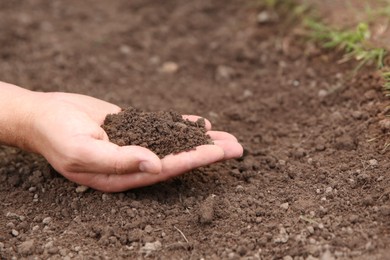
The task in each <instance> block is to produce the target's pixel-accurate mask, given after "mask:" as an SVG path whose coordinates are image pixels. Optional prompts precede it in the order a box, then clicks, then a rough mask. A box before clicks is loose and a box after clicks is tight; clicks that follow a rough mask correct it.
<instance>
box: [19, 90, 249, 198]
mask: <svg viewBox="0 0 390 260" xmlns="http://www.w3.org/2000/svg"><path fill="white" fill-rule="evenodd" d="M37 96H38V95H37ZM38 100H39V101H38V103H39V104H38V105H37V104H35V105H36V106H35V107H34V112H33V113H31V120H32V123H31V125H32V130H31V131H30V138H29V140H30V141H29V142H30V143H29V144H28V145H27V147H26V148H27V149H29V150H31V151H34V152H37V153H39V154H41V155H43V156H44V157H45V158H46V159H47V160H48V162H49V163H50V164H51V165H52V166H53V167H54V168H55V169H56V170H57V171H58V172H59V173H61V174H62V175H63V176H64V177H65V178H67V179H69V180H71V181H73V182H76V183H78V184H81V185H85V186H89V187H92V188H95V189H97V190H101V191H105V192H119V191H124V190H128V189H131V188H137V187H142V186H147V185H151V184H154V183H157V182H161V181H164V180H167V179H169V178H172V177H175V176H178V175H180V174H183V173H185V172H187V171H190V170H192V169H194V168H197V167H201V166H205V165H208V164H212V163H214V162H218V161H222V160H226V159H231V158H236V157H240V156H241V155H242V152H243V148H242V146H241V145H240V144H239V143H238V142H237V139H236V138H235V137H234V136H232V135H231V134H229V133H226V132H219V131H210V129H211V124H210V122H209V121H207V120H206V128H207V130H208V132H207V134H208V135H210V137H211V138H212V139H213V141H214V145H202V146H198V147H197V148H196V150H192V151H189V152H182V153H179V154H175V155H173V154H171V155H168V156H166V157H164V158H163V159H161V160H160V159H159V158H158V157H157V155H156V154H154V153H153V152H151V151H150V150H148V149H146V148H143V147H140V146H123V147H119V146H117V145H115V144H113V143H111V142H109V139H108V136H107V134H106V133H105V132H104V130H103V129H102V128H101V127H100V126H101V125H102V123H103V121H104V119H105V117H106V115H107V114H113V113H118V112H119V111H120V108H119V107H118V106H116V105H113V104H110V103H108V102H105V101H102V100H98V99H95V98H92V97H89V96H83V95H78V94H67V93H40V94H39V98H38ZM184 117H185V118H187V119H189V120H193V121H196V120H197V119H198V118H199V117H197V116H184Z"/></svg>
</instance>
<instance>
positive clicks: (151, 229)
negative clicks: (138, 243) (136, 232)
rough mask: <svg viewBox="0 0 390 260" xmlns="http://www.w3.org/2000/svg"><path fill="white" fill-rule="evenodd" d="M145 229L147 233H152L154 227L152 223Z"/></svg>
mask: <svg viewBox="0 0 390 260" xmlns="http://www.w3.org/2000/svg"><path fill="white" fill-rule="evenodd" d="M144 230H145V232H146V233H148V234H150V233H152V231H153V228H152V226H151V225H147V226H146V227H145V229H144Z"/></svg>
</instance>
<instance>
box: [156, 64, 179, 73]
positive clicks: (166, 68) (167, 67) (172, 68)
mask: <svg viewBox="0 0 390 260" xmlns="http://www.w3.org/2000/svg"><path fill="white" fill-rule="evenodd" d="M178 70H179V65H177V64H176V63H175V62H172V61H167V62H164V63H163V65H162V66H161V69H160V71H161V72H163V73H169V74H172V73H175V72H177V71H178Z"/></svg>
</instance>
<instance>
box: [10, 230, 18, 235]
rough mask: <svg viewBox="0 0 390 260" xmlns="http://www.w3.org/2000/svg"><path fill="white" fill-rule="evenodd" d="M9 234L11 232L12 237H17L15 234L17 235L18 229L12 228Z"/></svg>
mask: <svg viewBox="0 0 390 260" xmlns="http://www.w3.org/2000/svg"><path fill="white" fill-rule="evenodd" d="M11 234H12V235H13V236H14V237H17V236H19V231H17V230H16V229H12V231H11Z"/></svg>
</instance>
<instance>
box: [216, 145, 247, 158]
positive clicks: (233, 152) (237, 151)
mask: <svg viewBox="0 0 390 260" xmlns="http://www.w3.org/2000/svg"><path fill="white" fill-rule="evenodd" d="M214 145H216V146H219V147H221V148H222V150H223V151H224V154H225V156H224V158H223V159H224V160H229V159H234V158H240V157H241V156H242V154H243V152H244V148H243V147H242V145H241V144H239V143H238V142H237V141H232V140H215V141H214Z"/></svg>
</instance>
